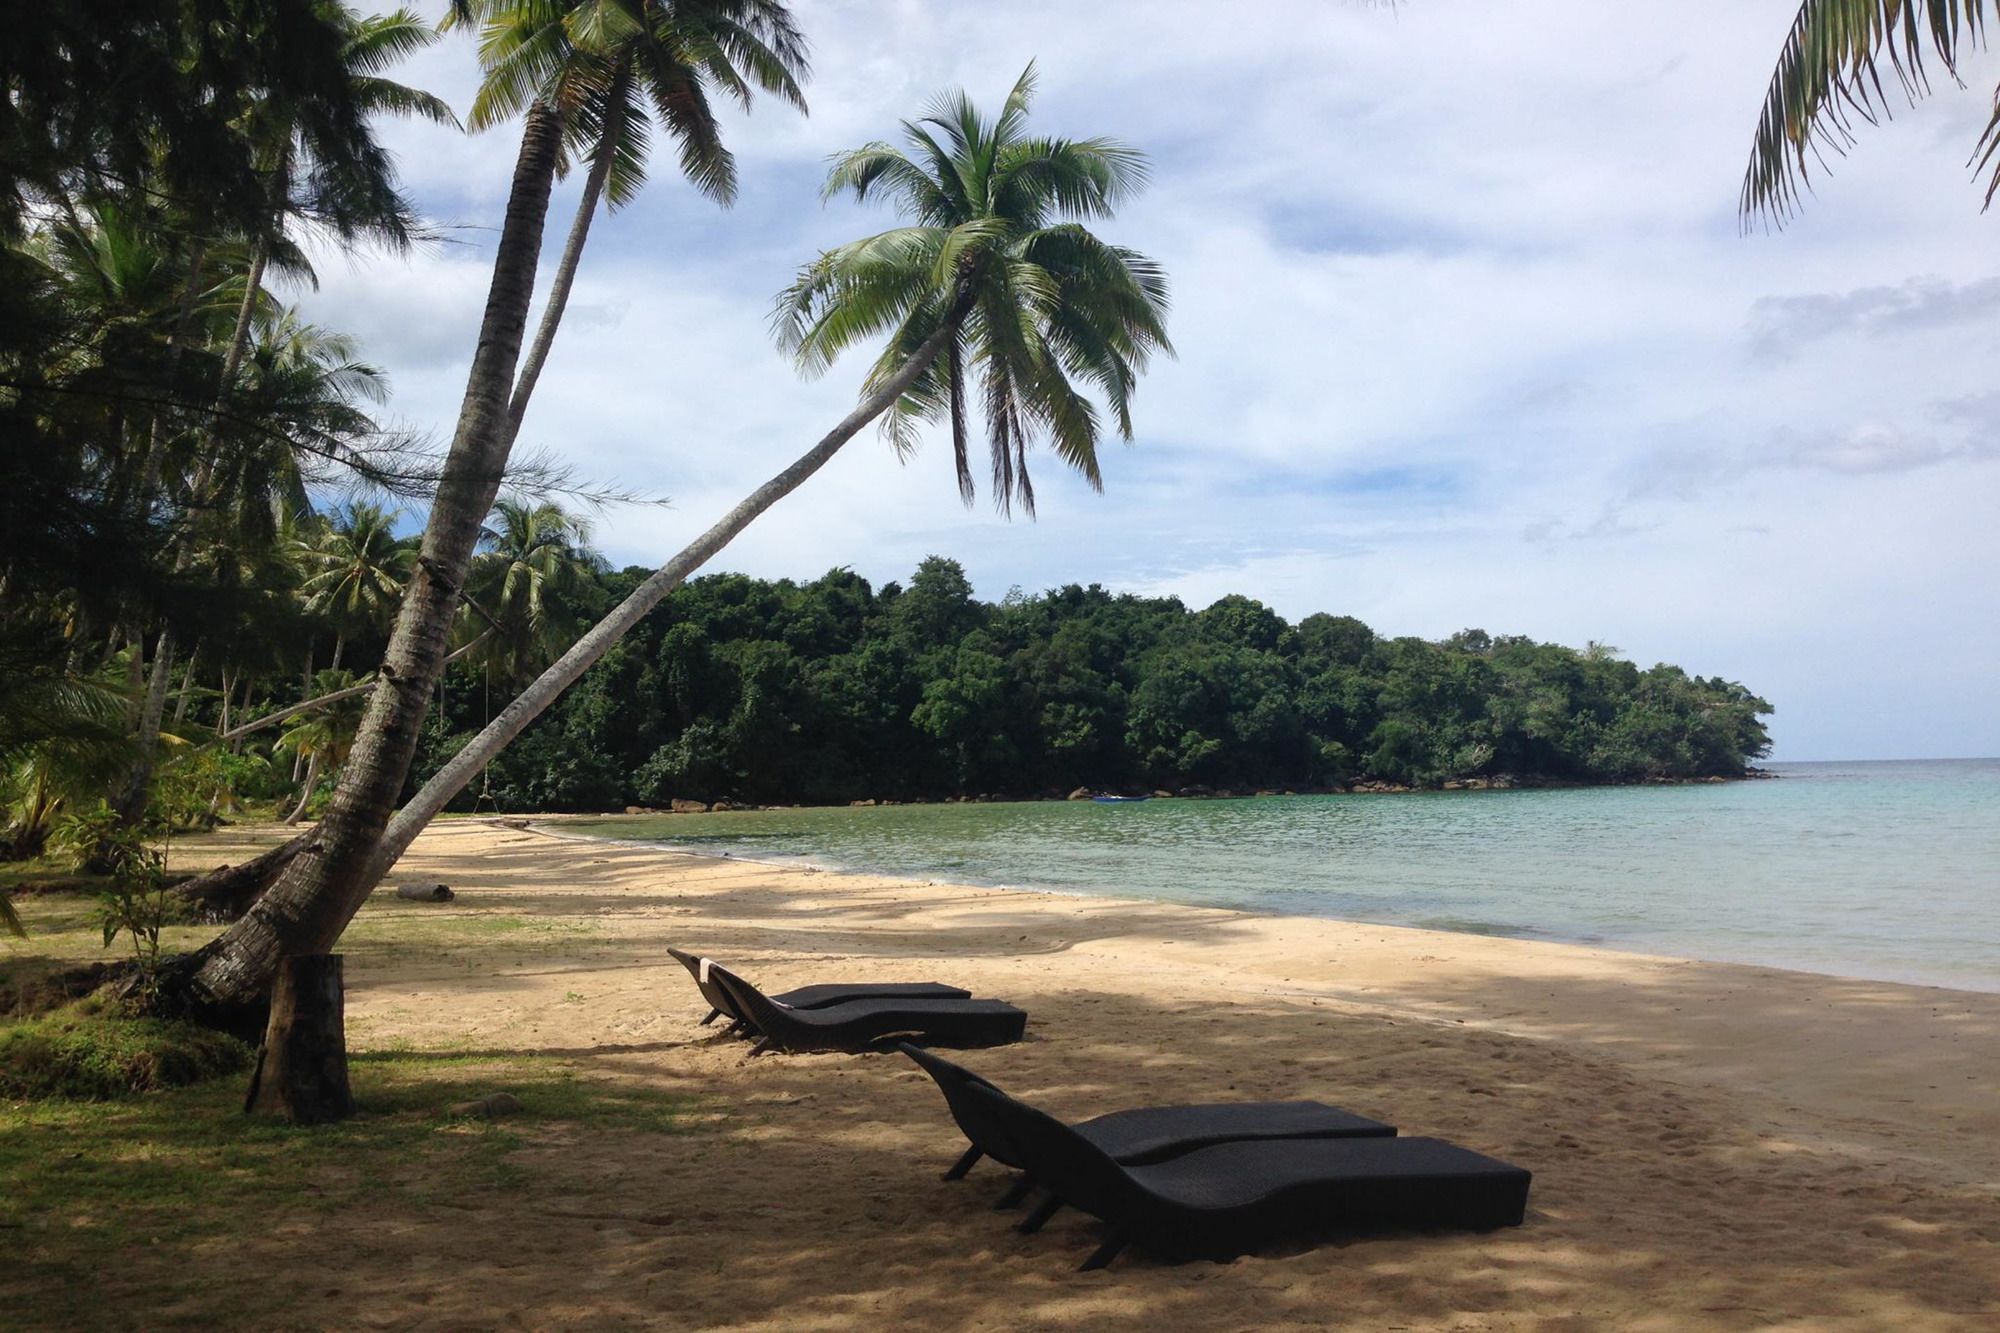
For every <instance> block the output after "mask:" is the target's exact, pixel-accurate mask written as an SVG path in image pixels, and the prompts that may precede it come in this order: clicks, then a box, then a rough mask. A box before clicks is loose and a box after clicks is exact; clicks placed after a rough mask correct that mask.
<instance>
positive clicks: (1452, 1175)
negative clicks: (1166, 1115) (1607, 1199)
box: [964, 1085, 1529, 1271]
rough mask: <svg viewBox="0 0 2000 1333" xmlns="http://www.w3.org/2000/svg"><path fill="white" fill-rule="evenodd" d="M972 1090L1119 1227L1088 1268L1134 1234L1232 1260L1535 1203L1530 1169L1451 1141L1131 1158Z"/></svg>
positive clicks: (1500, 1219)
mask: <svg viewBox="0 0 2000 1333" xmlns="http://www.w3.org/2000/svg"><path fill="white" fill-rule="evenodd" d="M964 1095H965V1096H966V1097H968V1098H970V1099H972V1100H973V1101H974V1102H975V1103H977V1104H979V1105H981V1106H982V1107H983V1108H984V1109H985V1111H986V1113H987V1114H988V1116H989V1117H990V1118H991V1120H992V1121H993V1123H994V1124H996V1125H997V1126H998V1127H999V1131H1000V1133H1002V1134H1003V1135H1004V1136H1005V1139H1006V1142H1005V1148H1006V1151H1007V1152H1008V1154H1009V1155H1010V1156H1014V1157H1017V1158H1019V1160H1020V1161H1021V1162H1022V1163H1023V1164H1024V1166H1025V1169H1027V1170H1029V1171H1031V1172H1033V1173H1034V1174H1035V1176H1036V1178H1037V1179H1039V1180H1040V1181H1041V1183H1042V1184H1043V1186H1044V1187H1046V1188H1047V1189H1048V1190H1049V1191H1050V1192H1051V1193H1053V1194H1055V1195H1056V1196H1057V1197H1059V1198H1060V1199H1062V1201H1063V1202H1065V1203H1068V1204H1072V1205H1074V1206H1076V1207H1078V1208H1081V1209H1082V1210H1083V1211H1085V1212H1087V1213H1092V1214H1095V1215H1096V1216H1097V1217H1100V1218H1102V1219H1104V1221H1105V1222H1106V1223H1108V1224H1109V1226H1110V1234H1109V1236H1108V1237H1107V1238H1106V1239H1105V1242H1104V1244H1103V1245H1102V1246H1100V1247H1099V1248H1098V1250H1097V1252H1096V1253H1095V1254H1093V1255H1091V1256H1090V1258H1089V1259H1087V1260H1085V1261H1084V1263H1083V1265H1082V1268H1083V1270H1084V1271H1088V1270H1090V1269H1094V1268H1102V1267H1104V1266H1105V1265H1106V1264H1108V1263H1110V1262H1111V1261H1112V1260H1113V1259H1114V1258H1116V1257H1117V1255H1118V1252H1119V1251H1120V1250H1123V1249H1124V1248H1125V1247H1126V1246H1127V1245H1129V1244H1131V1243H1132V1242H1133V1241H1138V1242H1140V1243H1141V1244H1143V1245H1145V1246H1147V1247H1148V1248H1150V1249H1153V1250H1156V1251H1158V1252H1160V1253H1162V1254H1166V1255H1170V1256H1172V1257H1176V1258H1216V1259H1225V1258H1231V1257H1233V1256H1235V1255H1238V1254H1242V1253H1244V1252H1246V1251H1248V1250H1251V1249H1254V1248H1256V1247H1257V1246H1258V1245H1260V1244H1263V1243H1265V1242H1267V1241H1271V1240H1276V1239H1279V1238H1282V1237H1288V1236H1300V1235H1310V1234H1312V1233H1314V1232H1319V1231H1326V1230H1335V1229H1351V1230H1363V1229H1368V1230H1378V1229H1381V1228H1385V1227H1465V1228H1470V1229H1473V1230H1489V1229H1491V1228H1494V1227H1502V1226H1519V1225H1520V1223H1521V1219H1522V1217H1523V1216H1524V1214H1525V1213H1526V1210H1527V1206H1528V1181H1529V1173H1528V1172H1526V1171H1524V1170H1522V1169H1521V1168H1520V1167H1518V1166H1509V1165H1508V1164H1507V1163H1505V1162H1501V1161H1496V1160H1495V1159H1493V1158H1491V1157H1486V1156H1483V1155H1481V1154H1479V1153H1476V1152H1473V1151H1472V1150H1471V1149H1469V1148H1461V1147H1459V1146H1458V1145H1457V1144H1453V1143H1446V1142H1445V1141H1444V1140H1442V1139H1406V1138H1349V1139H1286V1140H1269V1139H1266V1140H1260V1141H1255V1142H1248V1143H1223V1144H1217V1145H1215V1146H1213V1147H1208V1148H1197V1149H1196V1150H1194V1151H1193V1152H1189V1153H1185V1154H1183V1155H1181V1156H1179V1157H1174V1158H1170V1159H1168V1160H1167V1161H1164V1162H1155V1163H1152V1164H1149V1165H1142V1166H1125V1165H1121V1164H1120V1163H1118V1162H1117V1161H1115V1160H1114V1159H1113V1158H1112V1157H1110V1156H1109V1155H1108V1154H1107V1153H1105V1152H1104V1150H1103V1149H1101V1148H1099V1147H1098V1146H1097V1145H1096V1144H1094V1143H1092V1142H1091V1141H1090V1140H1089V1139H1087V1138H1085V1137H1084V1136H1083V1135H1081V1134H1079V1133H1077V1132H1076V1131H1075V1130H1073V1129H1071V1128H1070V1127H1069V1126H1068V1125H1065V1124H1063V1123H1062V1122H1061V1121H1060V1120H1057V1119H1055V1118H1054V1117H1052V1116H1048V1115H1045V1114H1043V1113H1042V1112H1040V1111H1038V1110H1036V1109H1035V1108H1034V1107H1032V1106H1029V1105H1027V1104H1025V1103H1023V1102H1018V1101H1015V1100H1014V1099H1013V1098H1011V1097H1009V1096H1007V1095H1006V1094H1005V1093H1003V1092H1001V1091H999V1090H998V1089H996V1088H992V1087H985V1086H977V1085H975V1086H971V1087H968V1088H967V1089H966V1090H965V1094H964Z"/></svg>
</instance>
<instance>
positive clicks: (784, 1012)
mask: <svg viewBox="0 0 2000 1333" xmlns="http://www.w3.org/2000/svg"><path fill="white" fill-rule="evenodd" d="M708 977H709V980H710V981H713V982H716V983H717V984H719V985H720V986H721V987H722V990H723V993H724V994H725V995H727V996H728V997H729V998H730V999H731V1000H732V1001H734V1002H735V1008H736V1010H737V1012H739V1013H741V1014H742V1015H743V1017H744V1019H745V1022H746V1024H747V1025H748V1026H749V1027H751V1028H753V1029H755V1030H756V1031H757V1032H758V1033H760V1034H762V1037H763V1040H761V1041H759V1042H758V1043H757V1045H756V1047H755V1048H753V1049H752V1050H751V1052H750V1054H751V1055H753V1056H755V1055H762V1054H763V1053H764V1052H765V1051H768V1050H782V1051H871V1050H876V1049H878V1048H880V1047H882V1046H884V1045H885V1044H887V1043H889V1042H890V1041H892V1040H894V1039H896V1038H901V1037H911V1038H915V1039H917V1040H920V1041H934V1042H937V1043H939V1044H940V1045H945V1046H1000V1045H1004V1044H1005V1043H1007V1042H1010V1041H1019V1040H1020V1039H1021V1034H1022V1033H1023V1032H1025V1031H1026V1030H1027V1027H1028V1015H1027V1012H1026V1011H1025V1010H1021V1009H1016V1008H1015V1007H1014V1006H1013V1005H1011V1004H1006V1003H1003V1002H1002V1001H1000V1000H965V999H947V1000H936V999H890V1000H883V999H876V1000H846V1001H843V1002H841V1003H839V1004H829V1005H824V1006H822V1007H820V1008H818V1009H794V1008H793V1007H791V1006H790V1005H787V1004H779V1003H776V1002H775V1001H773V1000H772V998H771V997H770V996H768V995H765V994H764V993H763V992H762V991H760V990H758V989H757V988H756V987H755V986H753V985H751V984H750V983H749V982H747V981H745V980H744V979H743V978H741V977H739V976H737V975H736V974H735V973H734V972H731V971H730V970H729V969H728V968H726V967H724V966H722V965H721V964H720V963H717V962H714V961H712V960H711V961H710V962H709V964H708Z"/></svg>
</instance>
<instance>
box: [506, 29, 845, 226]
mask: <svg viewBox="0 0 2000 1333" xmlns="http://www.w3.org/2000/svg"><path fill="white" fill-rule="evenodd" d="M472 8H473V9H474V10H476V11H477V14H478V17H479V20H480V22H481V24H482V32H481V36H480V43H479V55H480V60H481V62H482V63H483V64H484V65H485V67H486V79H485V82H484V83H483V84H482V85H481V87H480V89H479V95H478V97H477V98H476V99H474V101H473V104H472V115H471V125H472V128H473V129H475V130H478V129H484V128H486V127H487V126H489V125H493V124H496V123H498V122H500V121H503V120H505V119H507V118H508V117H510V116H512V115H515V114H516V113H518V112H520V111H522V110H524V109H526V107H527V106H528V105H529V104H530V103H531V102H535V101H543V102H546V103H548V104H549V105H551V106H553V107H554V108H555V109H556V110H557V111H558V113H560V114H561V115H562V117H563V127H564V137H565V140H566V141H567V144H568V147H569V150H570V152H571V153H572V154H573V155H575V156H577V157H581V158H587V159H589V160H590V161H592V162H593V163H595V162H598V161H600V160H604V159H606V158H607V157H608V161H607V162H606V167H607V171H608V177H607V179H606V181H605V194H606V195H607V197H608V198H609V199H610V202H611V204H612V205H613V206H614V207H616V206H618V205H621V204H624V203H626V202H628V201H629V200H631V199H632V198H633V196H635V195H637V194H638V192H639V189H640V187H641V186H643V185H644V184H645V179H646V163H647V159H648V157H649V155H650V149H651V138H652V134H651V130H652V120H653V118H654V117H657V118H658V121H659V124H660V125H661V126H663V127H664V128H665V130H666V132H667V133H668V134H669V135H671V136H672V137H673V139H674V140H675V141H676V142H677V143H678V145H679V147H680V164H681V170H682V172H683V173H685V174H686V176H687V178H688V179H689V180H690V181H692V182H694V184H695V187H696V188H697V189H699V190H700V191H701V192H702V193H703V194H706V195H708V196H709V197H710V198H712V199H714V200H716V201H717V202H718V203H724V204H727V203H729V202H731V201H732V200H734V198H735V197H736V160H735V158H734V157H733V156H732V155H731V154H730V152H729V150H728V149H727V148H726V147H724V146H723V143H722V131H721V127H720V125H719V124H718V123H717V121H716V118H715V110H714V107H713V106H712V105H711V103H710V92H711V91H712V90H715V91H720V92H722V93H723V94H725V95H727V96H729V97H731V98H733V99H735V100H736V101H737V102H738V103H739V104H741V105H742V106H743V107H744V108H745V109H746V110H747V109H748V108H749V106H750V102H751V96H752V87H753V85H754V86H755V87H756V88H761V89H762V90H763V91H765V92H767V93H771V94H773V95H774V96H777V97H779V98H782V99H783V100H784V101H786V102H788V103H790V104H791V105H793V106H795V107H797V108H798V109H800V110H801V111H803V110H804V109H805V96H804V94H803V92H802V91H801V89H800V83H801V82H802V81H803V80H804V78H805V77H806V73H807V69H808V65H809V61H808V58H807V47H806V40H805V37H804V35H803V34H802V33H800V31H799V29H798V27H797V25H796V24H795V23H794V22H793V20H792V16H791V12H790V11H789V10H788V9H787V8H786V7H785V6H784V5H783V4H780V3H777V0H481V3H476V4H474V5H472ZM641 97H643V98H644V103H650V113H649V111H648V108H647V106H646V105H645V104H644V103H642V102H641V101H640V100H639V99H640V98H641Z"/></svg>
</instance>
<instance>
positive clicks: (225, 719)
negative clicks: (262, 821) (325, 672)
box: [215, 629, 493, 781]
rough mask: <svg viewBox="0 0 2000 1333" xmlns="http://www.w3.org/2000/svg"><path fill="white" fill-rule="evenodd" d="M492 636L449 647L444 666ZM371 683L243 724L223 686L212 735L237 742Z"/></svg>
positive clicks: (486, 634) (361, 691) (347, 696)
mask: <svg viewBox="0 0 2000 1333" xmlns="http://www.w3.org/2000/svg"><path fill="white" fill-rule="evenodd" d="M492 637H493V631H492V630H490V629H489V630H487V631H485V632H484V633H482V634H481V635H480V636H479V637H478V638H476V639H474V640H473V641H472V642H470V643H468V644H466V645H465V646H463V647H461V648H454V649H452V650H451V653H450V654H449V655H448V656H447V657H446V658H445V659H444V660H445V664H446V665H447V666H448V665H450V664H451V663H453V662H456V661H457V660H458V659H459V658H461V657H464V656H465V655H466V654H467V653H470V652H473V651H475V650H476V649H478V648H479V646H480V645H481V644H483V643H485V642H486V641H487V640H488V639H490V638H492ZM375 684H376V682H375V678H374V677H373V676H370V677H369V678H368V679H366V680H363V681H359V682H357V683H356V684H353V685H343V686H342V687H341V688H339V689H337V690H330V691H328V692H327V693H325V694H322V695H318V696H316V697H315V698H311V699H304V700H301V701H300V702H298V703H295V704H293V705H291V706H290V707H289V708H280V709H279V710H278V711H277V712H275V713H266V714H264V716H262V717H260V718H253V719H252V720H251V721H248V722H245V723H244V724H243V725H241V726H239V727H232V726H230V725H229V708H228V704H229V700H228V687H224V690H223V695H224V698H223V715H222V721H221V722H220V723H218V724H217V726H216V732H215V739H217V740H219V741H228V742H230V743H231V744H232V745H234V744H237V743H238V742H240V741H242V739H243V738H244V737H245V736H248V735H249V734H250V733H251V732H253V731H262V730H263V729H264V728H266V727H275V726H277V725H278V724H279V723H280V722H285V721H289V720H290V719H292V718H295V717H297V716H298V715H299V714H300V713H309V712H311V711H312V710H313V709H315V708H324V707H326V705H328V704H337V703H339V702H340V701H341V700H342V699H352V698H353V697H354V696H355V695H357V694H366V693H368V691H370V690H372V689H374V688H375ZM244 694H245V695H246V696H247V695H248V694H249V690H248V689H247V688H246V689H245V690H244ZM298 776H299V775H298V773H297V772H296V771H294V772H293V774H292V778H293V779H294V780H295V781H296V780H297V778H298Z"/></svg>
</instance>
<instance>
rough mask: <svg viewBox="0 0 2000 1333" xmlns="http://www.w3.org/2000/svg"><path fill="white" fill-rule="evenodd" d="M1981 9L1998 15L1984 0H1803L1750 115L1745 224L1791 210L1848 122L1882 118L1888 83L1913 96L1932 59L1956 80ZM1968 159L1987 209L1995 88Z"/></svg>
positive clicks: (1997, 161)
mask: <svg viewBox="0 0 2000 1333" xmlns="http://www.w3.org/2000/svg"><path fill="white" fill-rule="evenodd" d="M1989 8H1990V9H1991V10H1992V11H1993V13H1995V14H2000V4H1994V5H1991V6H1989V5H1988V3H1987V0H1804V3H1803V4H1801V5H1800V6H1799V13H1798V17H1797V18H1795V19H1794V20H1793V21H1792V29H1791V32H1790V33H1789V34H1788V35H1787V36H1786V38H1785V46H1784V49H1783V50H1782V51H1780V52H1779V53H1778V64H1777V68H1776V69H1775V70H1773V71H1772V74H1771V87H1770V91H1769V92H1768V93H1767V94H1766V95H1765V98H1764V110H1763V113H1762V114H1761V115H1760V116H1759V117H1758V120H1757V134H1756V138H1755V140H1754V142H1753V144H1752V146H1751V149H1750V165H1749V168H1748V169H1747V170H1746V171H1745V172H1744V175H1743V193H1742V197H1741V200H1740V203H1739V207H1740V210H1741V213H1742V216H1743V219H1744V221H1745V222H1746V223H1747V222H1749V221H1750V220H1751V219H1753V218H1755V217H1757V216H1758V215H1760V214H1761V215H1762V216H1764V217H1766V218H1768V219H1770V220H1771V221H1773V222H1777V223H1783V222H1784V221H1785V219H1787V218H1789V217H1790V216H1791V215H1792V214H1793V213H1795V212H1796V211H1797V210H1798V208H1799V207H1800V205H1801V204H1802V203H1803V202H1804V201H1803V199H1802V198H1801V194H1800V192H1801V191H1802V190H1803V189H1805V188H1806V187H1807V185H1808V184H1809V179H1808V178H1809V173H1810V170H1811V168H1812V166H1813V164H1814V163H1815V162H1817V163H1818V164H1819V165H1820V166H1821V167H1822V168H1824V167H1825V165H1826V163H1825V152H1826V151H1832V152H1834V153H1836V154H1838V153H1842V152H1845V151H1846V149H1847V147H1848V145H1849V144H1851V143H1853V142H1854V134H1855V126H1854V122H1855V120H1856V119H1857V118H1858V119H1860V120H1863V121H1866V122H1867V123H1869V124H1873V123H1875V121H1876V119H1877V117H1878V116H1879V117H1885V118H1886V117H1887V116H1888V114H1889V112H1890V103H1889V93H1888V90H1887V85H1888V84H1889V83H1893V84H1895V85H1896V86H1897V88H1898V89H1900V91H1901V93H1902V95H1903V96H1904V97H1906V98H1908V99H1909V100H1910V101H1912V102H1914V101H1915V100H1916V99H1917V98H1919V97H1922V96H1925V95H1926V94H1928V93H1929V92H1930V88H1931V82H1930V72H1929V71H1928V70H1927V69H1926V68H1925V61H1926V60H1927V59H1928V58H1930V57H1931V56H1935V57H1936V59H1937V62H1938V64H1939V66H1941V67H1942V68H1943V70H1944V72H1945V74H1946V76H1948V77H1949V78H1950V79H1951V80H1952V82H1954V83H1958V82H1959V77H1958V53H1959V50H1960V47H1961V45H1963V46H1965V47H1968V48H1973V47H1979V46H1983V45H1984V43H1985V36H1986V26H1987V22H1988V18H1989ZM1885 61H1886V62H1887V64H1888V66H1889V78H1888V79H1887V80H1885V79H1884V78H1883V70H1882V65H1883V63H1884V62H1885ZM1971 165H1972V166H1974V168H1975V169H1976V170H1978V171H1981V172H1985V173H1987V176H1988V179H1987V186H1986V204H1987V205H1988V206H1991V205H1992V203H1993V197H1994V195H1995V194H1996V193H2000V92H1996V94H1995V96H1994V105H1993V114H1992V115H1991V116H1990V117H1989V118H1988V119H1987V122H1986V128H1985V130H1983V131H1982V132H1981V133H1980V136H1979V140H1978V142H1977V143H1976V144H1974V145H1973V149H1972V155H1971Z"/></svg>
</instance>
